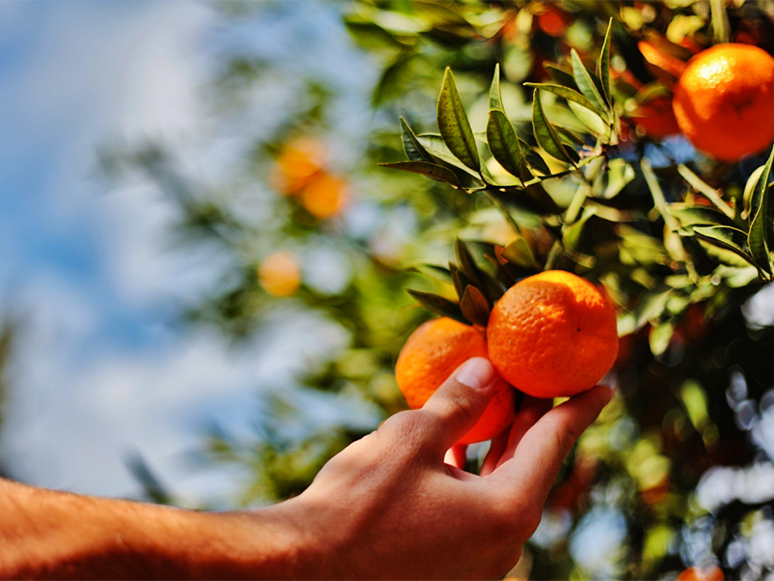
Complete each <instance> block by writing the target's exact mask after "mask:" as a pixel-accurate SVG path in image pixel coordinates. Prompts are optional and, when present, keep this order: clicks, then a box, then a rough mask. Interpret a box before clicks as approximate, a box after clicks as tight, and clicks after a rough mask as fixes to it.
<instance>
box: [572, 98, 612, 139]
mask: <svg viewBox="0 0 774 581" xmlns="http://www.w3.org/2000/svg"><path fill="white" fill-rule="evenodd" d="M567 105H568V106H569V107H570V110H571V111H572V112H573V113H575V116H576V117H577V118H578V121H580V122H581V123H583V124H584V125H585V126H586V127H588V128H589V129H590V130H591V131H593V132H594V133H596V134H597V135H603V136H605V137H607V136H608V135H610V125H608V124H607V122H606V121H605V120H604V119H602V117H600V116H599V115H597V114H596V113H595V112H594V111H592V110H591V109H587V108H586V107H583V106H582V105H578V103H576V102H575V101H569V102H568V103H567Z"/></svg>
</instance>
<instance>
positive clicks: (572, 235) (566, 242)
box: [562, 207, 597, 254]
mask: <svg viewBox="0 0 774 581" xmlns="http://www.w3.org/2000/svg"><path fill="white" fill-rule="evenodd" d="M596 213H597V211H596V208H593V207H591V208H586V210H585V211H584V212H583V215H582V216H581V217H580V219H579V220H578V221H577V222H575V223H574V224H571V225H570V226H568V227H567V228H566V229H565V230H564V232H562V246H563V247H564V249H565V251H566V252H567V253H568V254H575V253H576V252H578V246H579V243H580V239H581V234H583V227H584V226H585V225H586V222H588V221H589V218H591V217H592V216H593V215H594V214H596Z"/></svg>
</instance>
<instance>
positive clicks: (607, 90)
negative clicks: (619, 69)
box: [597, 18, 613, 109]
mask: <svg viewBox="0 0 774 581" xmlns="http://www.w3.org/2000/svg"><path fill="white" fill-rule="evenodd" d="M612 31H613V19H612V18H611V19H610V21H609V22H608V23H607V32H605V40H604V42H602V50H600V51H599V58H598V59H597V76H598V77H599V80H600V82H601V84H602V96H603V97H604V98H605V102H606V103H607V105H608V107H610V108H611V109H612V107H613V92H612V90H611V87H610V33H611V32H612Z"/></svg>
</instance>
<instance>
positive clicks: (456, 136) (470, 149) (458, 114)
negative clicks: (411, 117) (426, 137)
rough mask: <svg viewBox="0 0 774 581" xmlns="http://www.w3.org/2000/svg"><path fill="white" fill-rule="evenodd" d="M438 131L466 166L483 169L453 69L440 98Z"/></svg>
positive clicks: (448, 72)
mask: <svg viewBox="0 0 774 581" xmlns="http://www.w3.org/2000/svg"><path fill="white" fill-rule="evenodd" d="M437 114H438V129H439V130H440V132H441V137H442V138H443V141H444V143H446V145H447V147H448V148H449V150H450V151H451V152H452V153H453V154H454V155H455V156H456V157H457V158H458V159H459V160H460V161H461V162H462V163H464V164H465V165H466V166H468V167H469V168H471V169H474V170H476V171H478V170H479V168H480V167H481V162H480V161H479V158H478V146H477V145H476V138H475V137H474V135H473V130H472V129H471V128H470V122H469V121H468V116H467V114H466V113H465V109H464V108H463V106H462V101H461V100H460V95H459V93H458V92H457V85H456V84H455V83H454V76H453V75H452V72H451V69H449V68H447V69H446V73H445V74H444V77H443V86H442V87H441V95H440V97H439V98H438V108H437Z"/></svg>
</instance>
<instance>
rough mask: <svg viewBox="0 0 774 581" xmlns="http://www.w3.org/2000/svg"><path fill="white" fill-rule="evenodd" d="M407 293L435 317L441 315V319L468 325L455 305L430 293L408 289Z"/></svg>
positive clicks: (458, 307)
mask: <svg viewBox="0 0 774 581" xmlns="http://www.w3.org/2000/svg"><path fill="white" fill-rule="evenodd" d="M407 292H408V293H409V294H410V295H411V296H412V297H414V298H415V299H416V300H417V301H418V302H419V304H421V305H422V306H423V307H425V308H426V309H427V310H428V311H431V312H433V313H435V314H437V315H441V316H442V317H449V318H451V319H454V320H455V321H459V322H460V323H464V324H466V325H467V324H468V320H467V319H466V318H465V316H464V315H463V314H462V310H461V309H460V306H459V305H458V304H457V303H455V302H452V301H450V300H449V299H447V298H445V297H441V296H438V295H434V294H432V293H426V292H422V291H418V290H413V289H408V291H407Z"/></svg>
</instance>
